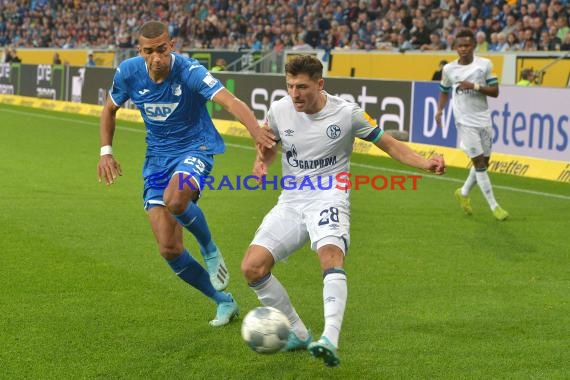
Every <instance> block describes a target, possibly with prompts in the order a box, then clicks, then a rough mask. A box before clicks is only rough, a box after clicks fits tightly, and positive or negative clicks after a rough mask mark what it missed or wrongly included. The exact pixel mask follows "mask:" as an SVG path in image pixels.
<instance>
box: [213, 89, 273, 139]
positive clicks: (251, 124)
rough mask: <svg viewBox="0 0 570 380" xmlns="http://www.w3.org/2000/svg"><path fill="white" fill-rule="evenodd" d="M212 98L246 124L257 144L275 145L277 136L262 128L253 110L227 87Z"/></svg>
mask: <svg viewBox="0 0 570 380" xmlns="http://www.w3.org/2000/svg"><path fill="white" fill-rule="evenodd" d="M212 100H213V101H214V102H216V103H218V104H219V105H221V106H222V107H224V108H225V109H226V111H228V112H229V113H231V114H232V115H234V117H235V118H236V119H238V120H239V121H240V122H241V123H242V124H243V125H245V127H246V128H247V130H248V131H249V134H250V135H251V137H253V139H254V140H255V142H256V144H259V145H262V146H264V147H266V148H272V147H273V146H275V136H274V135H273V133H271V131H270V130H268V129H265V128H260V127H259V124H258V123H257V120H256V119H255V116H254V115H253V111H252V110H251V109H250V108H249V107H248V106H247V105H246V104H245V103H244V102H242V101H241V100H240V99H238V98H236V97H235V96H234V95H233V94H232V93H231V92H229V91H228V90H227V89H225V88H224V89H223V90H221V91H219V92H218V93H217V94H216V95H215V96H214V98H213V99H212Z"/></svg>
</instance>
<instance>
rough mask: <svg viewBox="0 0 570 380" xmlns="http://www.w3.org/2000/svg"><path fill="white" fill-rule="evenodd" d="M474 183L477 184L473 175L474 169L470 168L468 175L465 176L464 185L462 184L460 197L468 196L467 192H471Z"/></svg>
mask: <svg viewBox="0 0 570 380" xmlns="http://www.w3.org/2000/svg"><path fill="white" fill-rule="evenodd" d="M476 183H477V177H476V175H475V168H474V167H473V166H471V169H470V170H469V175H468V176H467V179H466V180H465V183H463V187H462V188H461V195H463V196H464V197H466V196H468V195H469V192H470V191H471V189H472V188H473V186H475V184H476Z"/></svg>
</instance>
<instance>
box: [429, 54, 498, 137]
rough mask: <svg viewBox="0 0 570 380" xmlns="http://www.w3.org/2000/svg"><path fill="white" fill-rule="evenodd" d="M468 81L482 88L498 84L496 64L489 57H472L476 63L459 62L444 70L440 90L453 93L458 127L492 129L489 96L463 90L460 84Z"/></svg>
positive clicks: (456, 61) (448, 65)
mask: <svg viewBox="0 0 570 380" xmlns="http://www.w3.org/2000/svg"><path fill="white" fill-rule="evenodd" d="M464 80H466V81H469V82H473V83H477V84H479V85H481V86H485V85H492V84H497V83H498V81H497V76H496V75H495V74H494V73H493V64H492V63H491V61H490V60H488V59H487V58H482V57H477V56H474V57H473V62H471V63H470V64H468V65H460V64H459V62H458V60H455V61H453V62H450V63H448V64H447V65H445V66H444V67H443V71H442V78H441V83H440V90H441V91H442V92H449V91H450V90H453V97H452V106H453V116H454V117H455V122H456V124H457V125H461V126H466V127H490V126H491V114H490V112H489V106H488V105H487V96H486V95H483V94H482V93H480V92H479V91H475V90H460V89H459V88H458V85H459V82H461V81H464Z"/></svg>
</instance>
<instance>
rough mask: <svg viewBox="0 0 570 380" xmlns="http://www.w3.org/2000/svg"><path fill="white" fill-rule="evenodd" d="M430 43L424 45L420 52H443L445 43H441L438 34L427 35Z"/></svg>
mask: <svg viewBox="0 0 570 380" xmlns="http://www.w3.org/2000/svg"><path fill="white" fill-rule="evenodd" d="M429 38H430V43H429V44H424V45H422V46H421V47H420V50H422V51H424V50H445V43H444V42H442V41H441V37H440V36H439V33H438V32H432V33H431V34H430V35H429Z"/></svg>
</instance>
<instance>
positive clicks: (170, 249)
mask: <svg viewBox="0 0 570 380" xmlns="http://www.w3.org/2000/svg"><path fill="white" fill-rule="evenodd" d="M158 251H159V252H160V256H162V257H163V258H164V259H166V260H168V261H172V260H174V259H176V258H177V257H178V256H180V255H181V254H182V252H183V251H184V247H183V246H182V245H178V244H159V245H158Z"/></svg>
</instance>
